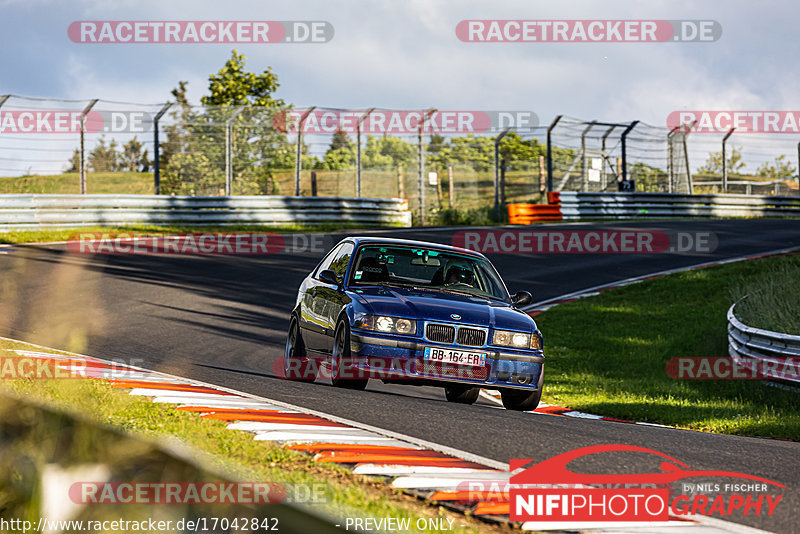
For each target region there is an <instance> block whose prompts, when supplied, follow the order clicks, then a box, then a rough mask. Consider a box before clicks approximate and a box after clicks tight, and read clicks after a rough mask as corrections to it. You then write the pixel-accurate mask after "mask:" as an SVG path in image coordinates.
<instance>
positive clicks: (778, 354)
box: [728, 304, 800, 384]
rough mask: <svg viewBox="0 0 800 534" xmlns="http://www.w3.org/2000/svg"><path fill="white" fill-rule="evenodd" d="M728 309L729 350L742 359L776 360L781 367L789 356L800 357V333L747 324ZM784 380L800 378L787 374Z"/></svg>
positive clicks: (736, 358)
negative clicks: (763, 328) (772, 330)
mask: <svg viewBox="0 0 800 534" xmlns="http://www.w3.org/2000/svg"><path fill="white" fill-rule="evenodd" d="M734 306H736V304H734V305H733V306H731V307H730V308H728V353H729V354H730V356H731V358H733V359H734V360H736V361H740V362H747V361H753V360H758V361H761V362H772V363H775V364H776V365H777V366H778V368H779V369H780V368H782V366H783V365H784V364H785V363H787V359H788V358H795V359H797V358H800V336H794V335H790V334H782V333H780V332H770V331H769V330H761V329H760V328H753V327H752V326H747V325H746V324H744V323H742V322H741V321H740V320H739V319H737V318H736V315H735V314H734V313H733V308H734ZM782 379H783V380H788V381H791V382H794V383H798V384H800V378H796V377H793V376H791V375H790V376H786V375H783V377H782Z"/></svg>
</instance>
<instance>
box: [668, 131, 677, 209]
mask: <svg viewBox="0 0 800 534" xmlns="http://www.w3.org/2000/svg"><path fill="white" fill-rule="evenodd" d="M678 128H680V125H678V126H676V127H675V128H673V129H672V130H670V131H669V133H668V134H667V193H672V192H673V190H674V189H675V164H674V163H673V161H672V158H673V157H674V155H675V154H674V150H673V148H672V136H673V135H675V132H677V131H678Z"/></svg>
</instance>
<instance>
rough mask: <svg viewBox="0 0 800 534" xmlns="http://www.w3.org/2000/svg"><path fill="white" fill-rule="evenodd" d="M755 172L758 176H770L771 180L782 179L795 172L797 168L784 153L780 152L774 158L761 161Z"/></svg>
mask: <svg viewBox="0 0 800 534" xmlns="http://www.w3.org/2000/svg"><path fill="white" fill-rule="evenodd" d="M756 174H758V175H759V176H763V177H764V178H772V179H773V180H783V179H785V178H791V177H792V176H795V175H796V174H797V170H796V169H795V167H794V166H792V163H791V162H790V161H789V159H788V158H787V157H786V156H785V155H784V154H781V155H780V156H778V157H776V158H775V159H774V160H772V161H771V162H770V161H767V162H765V163H763V164H762V165H761V166H760V167H759V168H758V170H757V171H756Z"/></svg>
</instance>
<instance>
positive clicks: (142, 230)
mask: <svg viewBox="0 0 800 534" xmlns="http://www.w3.org/2000/svg"><path fill="white" fill-rule="evenodd" d="M365 226H366V225H364V224H320V225H315V226H306V225H302V224H295V225H286V226H259V225H233V226H179V225H168V226H150V225H130V226H87V227H81V228H69V229H44V230H16V231H11V232H2V233H0V243H7V244H17V243H49V242H54V241H70V240H76V239H79V237H80V234H83V233H102V234H107V235H108V236H109V237H114V236H116V235H119V234H124V235H126V236H132V235H134V234H135V235H165V234H170V235H172V234H183V233H195V234H196V233H204V232H225V233H232V232H250V233H259V232H263V233H279V234H289V233H323V234H324V233H328V232H333V231H336V230H347V229H359V228H365ZM387 227H388V228H394V227H395V226H387Z"/></svg>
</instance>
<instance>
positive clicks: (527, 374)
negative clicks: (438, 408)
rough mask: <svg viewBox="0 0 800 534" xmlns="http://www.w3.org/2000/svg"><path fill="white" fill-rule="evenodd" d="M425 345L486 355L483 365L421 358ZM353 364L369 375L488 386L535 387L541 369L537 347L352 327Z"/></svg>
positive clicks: (540, 354)
mask: <svg viewBox="0 0 800 534" xmlns="http://www.w3.org/2000/svg"><path fill="white" fill-rule="evenodd" d="M425 347H437V348H445V349H456V350H464V351H470V352H480V353H485V354H486V365H485V366H484V367H473V366H464V365H455V364H443V363H440V362H430V361H425V360H424V349H425ZM350 352H351V356H352V358H353V365H354V366H355V367H356V368H357V369H359V370H360V371H362V372H365V373H367V374H369V376H370V377H371V378H382V379H388V380H433V381H441V382H448V383H460V384H470V385H475V386H481V387H489V388H503V389H508V388H512V389H523V390H536V389H538V387H539V384H540V378H541V375H542V371H543V368H544V361H545V357H544V353H543V352H542V351H541V350H516V349H505V348H504V349H499V348H498V347H493V346H487V347H465V346H461V345H444V344H441V343H433V342H430V341H427V340H422V339H420V338H415V337H411V336H402V335H397V334H379V333H376V332H373V331H369V330H358V329H355V328H354V329H353V330H352V332H351V335H350Z"/></svg>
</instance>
